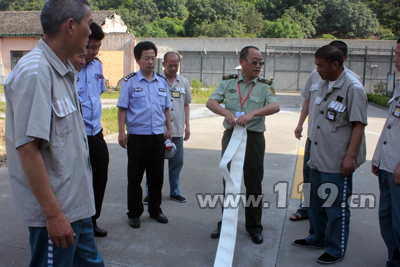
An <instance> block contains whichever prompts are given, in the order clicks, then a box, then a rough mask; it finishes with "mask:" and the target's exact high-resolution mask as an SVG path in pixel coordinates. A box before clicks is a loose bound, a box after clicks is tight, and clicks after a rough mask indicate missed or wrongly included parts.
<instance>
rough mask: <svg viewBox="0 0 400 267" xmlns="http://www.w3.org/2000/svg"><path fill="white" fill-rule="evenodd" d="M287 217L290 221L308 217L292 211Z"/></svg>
mask: <svg viewBox="0 0 400 267" xmlns="http://www.w3.org/2000/svg"><path fill="white" fill-rule="evenodd" d="M292 216H294V217H292ZM289 219H290V220H291V221H301V220H303V219H308V217H307V216H301V215H300V214H298V213H297V212H296V213H293V214H292V215H291V216H290V217H289Z"/></svg>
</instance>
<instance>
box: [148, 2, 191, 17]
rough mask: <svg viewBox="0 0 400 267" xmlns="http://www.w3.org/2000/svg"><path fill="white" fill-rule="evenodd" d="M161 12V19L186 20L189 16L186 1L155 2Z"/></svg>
mask: <svg viewBox="0 0 400 267" xmlns="http://www.w3.org/2000/svg"><path fill="white" fill-rule="evenodd" d="M154 2H155V4H156V5H157V8H158V10H159V12H160V18H165V17H169V18H178V19H181V20H182V19H185V18H187V16H188V15H189V13H188V11H187V9H186V7H185V0H154Z"/></svg>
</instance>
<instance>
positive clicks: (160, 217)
mask: <svg viewBox="0 0 400 267" xmlns="http://www.w3.org/2000/svg"><path fill="white" fill-rule="evenodd" d="M150 218H153V219H155V220H156V221H157V222H159V223H168V218H167V216H165V215H164V214H162V213H159V214H157V215H150Z"/></svg>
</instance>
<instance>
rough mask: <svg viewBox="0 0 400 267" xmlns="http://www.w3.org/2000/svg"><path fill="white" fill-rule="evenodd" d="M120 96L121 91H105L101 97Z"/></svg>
mask: <svg viewBox="0 0 400 267" xmlns="http://www.w3.org/2000/svg"><path fill="white" fill-rule="evenodd" d="M118 98H119V91H117V92H112V93H109V92H105V93H103V94H101V99H118Z"/></svg>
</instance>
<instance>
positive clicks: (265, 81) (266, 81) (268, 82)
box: [258, 78, 272, 86]
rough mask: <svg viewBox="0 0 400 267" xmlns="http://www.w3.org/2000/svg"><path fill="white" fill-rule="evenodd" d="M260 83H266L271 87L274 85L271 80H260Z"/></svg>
mask: <svg viewBox="0 0 400 267" xmlns="http://www.w3.org/2000/svg"><path fill="white" fill-rule="evenodd" d="M258 81H259V82H262V83H265V84H268V85H269V86H271V85H272V81H271V80H268V79H264V78H258Z"/></svg>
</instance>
